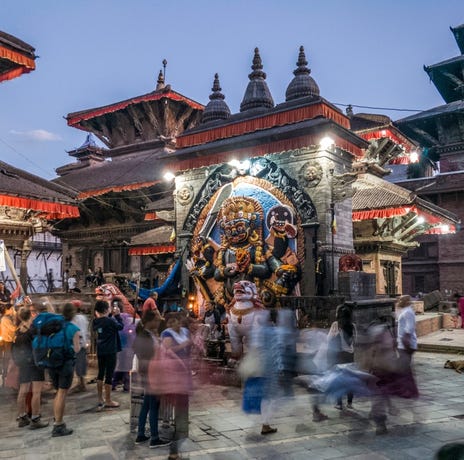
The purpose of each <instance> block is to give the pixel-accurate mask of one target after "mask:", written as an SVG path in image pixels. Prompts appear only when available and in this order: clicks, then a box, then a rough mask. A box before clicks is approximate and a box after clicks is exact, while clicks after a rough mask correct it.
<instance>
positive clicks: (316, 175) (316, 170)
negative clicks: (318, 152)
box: [299, 161, 322, 188]
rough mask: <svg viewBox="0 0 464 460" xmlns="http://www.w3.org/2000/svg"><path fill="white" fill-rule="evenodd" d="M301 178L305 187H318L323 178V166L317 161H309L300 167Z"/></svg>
mask: <svg viewBox="0 0 464 460" xmlns="http://www.w3.org/2000/svg"><path fill="white" fill-rule="evenodd" d="M299 179H300V183H301V184H302V185H303V187H307V188H313V187H316V186H317V185H318V184H319V182H320V181H321V179H322V166H321V165H320V164H319V162H317V161H308V162H307V163H305V164H304V165H303V166H302V168H301V169H300V172H299Z"/></svg>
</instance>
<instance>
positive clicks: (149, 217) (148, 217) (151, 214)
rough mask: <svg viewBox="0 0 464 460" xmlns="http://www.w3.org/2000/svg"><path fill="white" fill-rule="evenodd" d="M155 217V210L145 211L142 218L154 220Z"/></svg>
mask: <svg viewBox="0 0 464 460" xmlns="http://www.w3.org/2000/svg"><path fill="white" fill-rule="evenodd" d="M156 219H157V216H156V212H147V213H146V214H145V217H144V218H143V220H156Z"/></svg>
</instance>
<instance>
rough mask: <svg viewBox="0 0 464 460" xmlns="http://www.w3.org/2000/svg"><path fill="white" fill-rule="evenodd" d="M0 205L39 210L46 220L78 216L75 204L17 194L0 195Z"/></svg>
mask: <svg viewBox="0 0 464 460" xmlns="http://www.w3.org/2000/svg"><path fill="white" fill-rule="evenodd" d="M0 205H1V206H10V207H13V208H21V209H32V210H34V211H41V215H40V217H43V218H45V219H48V220H54V219H66V218H71V217H79V209H78V207H77V206H73V205H69V204H62V203H54V202H51V201H40V200H33V199H30V198H21V197H17V196H9V195H0Z"/></svg>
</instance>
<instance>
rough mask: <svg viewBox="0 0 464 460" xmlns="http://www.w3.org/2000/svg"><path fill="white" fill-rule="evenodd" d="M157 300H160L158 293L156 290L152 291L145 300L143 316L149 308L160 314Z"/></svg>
mask: <svg viewBox="0 0 464 460" xmlns="http://www.w3.org/2000/svg"><path fill="white" fill-rule="evenodd" d="M157 300H158V293H157V292H156V291H151V292H150V295H149V296H148V298H147V299H146V300H145V302H143V306H142V316H143V315H144V314H145V312H147V311H149V310H152V311H155V312H158V314H159V310H158V306H157V305H156V301H157Z"/></svg>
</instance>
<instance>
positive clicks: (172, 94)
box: [68, 91, 205, 128]
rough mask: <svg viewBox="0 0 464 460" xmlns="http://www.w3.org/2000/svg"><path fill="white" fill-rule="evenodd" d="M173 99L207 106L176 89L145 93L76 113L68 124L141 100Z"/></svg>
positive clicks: (196, 107) (201, 106) (75, 123)
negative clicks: (177, 91)
mask: <svg viewBox="0 0 464 460" xmlns="http://www.w3.org/2000/svg"><path fill="white" fill-rule="evenodd" d="M163 98H165V99H172V100H174V101H180V102H185V103H186V104H187V105H189V106H190V107H192V108H193V109H198V110H203V109H204V108H205V107H204V106H203V105H201V104H199V103H198V102H195V101H192V100H191V99H189V98H187V97H185V96H182V95H181V94H179V93H176V92H175V91H167V92H160V93H158V92H154V93H150V94H145V95H143V96H139V97H134V98H133V99H128V100H127V101H122V102H118V103H117V104H112V105H107V106H106V107H100V108H98V109H95V110H89V111H86V112H83V113H81V114H76V115H74V116H73V117H72V118H68V125H69V126H74V125H78V124H79V123H80V122H81V121H85V120H89V119H91V118H95V117H98V116H100V115H105V114H107V113H112V112H116V111H118V110H122V109H125V108H126V107H127V106H129V105H132V104H138V103H139V102H147V101H158V100H160V99H163ZM74 127H75V128H80V126H74Z"/></svg>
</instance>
